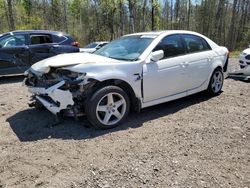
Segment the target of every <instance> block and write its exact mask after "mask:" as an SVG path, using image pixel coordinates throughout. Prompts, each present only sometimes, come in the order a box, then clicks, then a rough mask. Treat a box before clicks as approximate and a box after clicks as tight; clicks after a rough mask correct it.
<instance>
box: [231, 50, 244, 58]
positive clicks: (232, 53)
mask: <svg viewBox="0 0 250 188" xmlns="http://www.w3.org/2000/svg"><path fill="white" fill-rule="evenodd" d="M240 53H241V51H238V50H236V51H232V52H230V58H239V57H240Z"/></svg>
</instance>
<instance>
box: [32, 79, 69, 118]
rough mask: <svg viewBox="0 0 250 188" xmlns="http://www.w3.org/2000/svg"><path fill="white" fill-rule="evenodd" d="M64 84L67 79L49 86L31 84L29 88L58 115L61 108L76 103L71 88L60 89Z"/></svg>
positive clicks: (46, 106)
mask: <svg viewBox="0 0 250 188" xmlns="http://www.w3.org/2000/svg"><path fill="white" fill-rule="evenodd" d="M64 84H65V81H60V82H59V83H57V84H55V85H53V86H51V87H49V88H42V87H30V86H29V87H28V90H29V92H31V93H33V94H34V95H35V99H36V100H37V101H39V102H40V103H41V104H42V105H43V106H44V107H45V108H47V109H48V110H49V111H50V112H52V113H53V114H55V115H57V114H58V113H59V112H60V111H61V110H64V109H67V108H68V107H69V106H73V105H74V101H73V96H72V93H71V92H70V91H69V90H61V89H59V88H60V87H61V86H63V85H64Z"/></svg>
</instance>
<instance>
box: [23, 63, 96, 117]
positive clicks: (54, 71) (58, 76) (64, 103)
mask: <svg viewBox="0 0 250 188" xmlns="http://www.w3.org/2000/svg"><path fill="white" fill-rule="evenodd" d="M95 83H96V81H95V80H93V79H88V78H87V77H86V73H76V72H72V71H70V70H67V69H64V68H51V69H50V71H49V72H48V73H46V74H42V75H39V74H36V73H34V71H32V69H29V70H28V71H27V72H26V73H25V80H24V84H25V85H26V86H28V90H29V91H30V92H31V93H33V94H34V95H33V96H32V102H31V103H30V106H35V107H39V106H40V107H42V106H44V107H45V108H47V109H48V110H49V111H50V112H52V113H53V114H55V115H58V114H59V113H62V115H64V116H73V117H78V116H82V115H83V114H84V104H85V103H84V101H85V100H86V98H87V96H88V94H89V92H90V91H91V89H90V88H92V87H93V86H94V85H95Z"/></svg>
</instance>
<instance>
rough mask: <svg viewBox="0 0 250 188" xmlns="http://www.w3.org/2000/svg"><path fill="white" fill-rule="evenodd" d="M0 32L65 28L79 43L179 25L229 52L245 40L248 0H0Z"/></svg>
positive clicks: (249, 40) (249, 25) (249, 28)
mask: <svg viewBox="0 0 250 188" xmlns="http://www.w3.org/2000/svg"><path fill="white" fill-rule="evenodd" d="M0 17H1V21H0V33H4V32H8V31H13V30H24V29H44V30H58V31H64V32H67V33H69V34H71V35H73V36H74V37H75V38H76V39H77V40H78V41H79V42H80V44H81V46H84V45H86V44H87V43H89V42H93V41H102V40H113V39H115V38H117V37H119V36H122V35H124V34H127V33H134V32H141V31H152V30H170V29H184V30H192V31H196V32H199V33H202V34H204V35H206V36H207V37H209V38H211V39H212V40H214V41H215V42H216V43H218V44H219V45H223V46H226V47H228V49H229V50H230V51H233V50H242V49H244V48H246V47H248V45H249V44H250V0H137V1H136V0H0Z"/></svg>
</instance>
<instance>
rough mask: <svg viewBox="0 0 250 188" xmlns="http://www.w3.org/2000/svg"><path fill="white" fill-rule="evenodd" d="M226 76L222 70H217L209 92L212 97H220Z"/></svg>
mask: <svg viewBox="0 0 250 188" xmlns="http://www.w3.org/2000/svg"><path fill="white" fill-rule="evenodd" d="M223 81H224V76H223V73H222V70H221V69H220V68H217V69H215V71H214V72H213V74H212V77H211V79H210V83H209V86H208V88H207V92H208V93H209V94H211V95H218V94H219V93H220V92H221V89H222V86H223Z"/></svg>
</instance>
